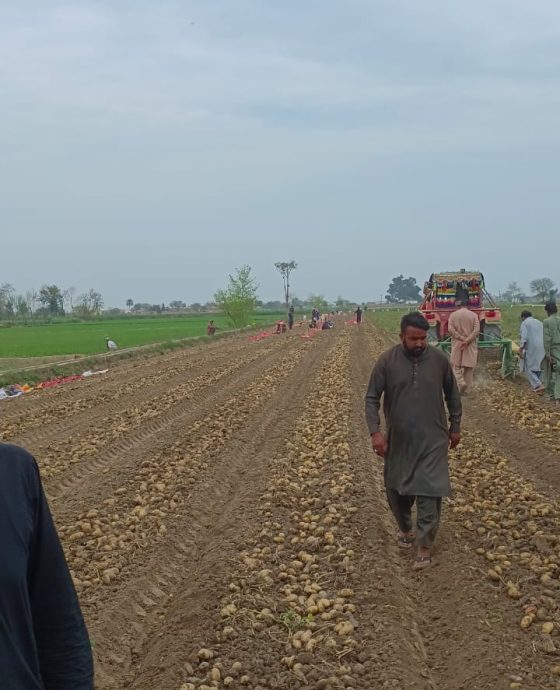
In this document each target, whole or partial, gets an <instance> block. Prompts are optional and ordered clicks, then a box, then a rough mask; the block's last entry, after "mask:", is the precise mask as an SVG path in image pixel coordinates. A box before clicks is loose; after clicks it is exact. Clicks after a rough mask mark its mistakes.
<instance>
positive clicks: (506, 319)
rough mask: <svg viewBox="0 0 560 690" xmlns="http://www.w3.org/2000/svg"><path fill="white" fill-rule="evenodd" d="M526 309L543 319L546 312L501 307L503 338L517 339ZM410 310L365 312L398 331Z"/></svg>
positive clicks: (528, 306) (380, 323)
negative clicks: (403, 317) (522, 313)
mask: <svg viewBox="0 0 560 690" xmlns="http://www.w3.org/2000/svg"><path fill="white" fill-rule="evenodd" d="M524 309H527V310H529V311H530V312H532V314H533V316H534V317H535V318H538V319H541V320H542V319H543V318H544V317H545V316H546V314H545V312H544V308H543V307H542V305H539V306H531V305H521V306H520V305H516V306H514V307H503V308H502V327H503V335H504V337H505V338H511V339H512V340H517V339H518V338H519V324H520V316H521V312H522V311H523V310H524ZM408 311H410V310H409V309H385V310H376V311H375V312H374V311H369V312H367V314H368V316H369V318H371V319H372V320H373V322H374V323H375V324H376V325H378V326H379V327H381V328H383V329H384V330H386V331H389V333H395V334H396V333H398V332H399V323H400V320H401V318H402V316H403V315H404V314H406V313H408Z"/></svg>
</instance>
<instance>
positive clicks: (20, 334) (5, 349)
mask: <svg viewBox="0 0 560 690" xmlns="http://www.w3.org/2000/svg"><path fill="white" fill-rule="evenodd" d="M281 316H282V315H278V314H272V313H259V314H255V315H254V317H253V320H252V322H253V323H255V324H263V326H264V325H265V324H269V323H272V322H273V321H275V320H276V319H278V318H281ZM209 318H213V319H214V323H215V324H216V325H217V326H218V327H219V328H220V329H222V330H228V329H230V328H231V326H229V325H228V322H227V319H226V318H225V317H223V316H220V315H216V316H214V315H212V317H209V316H208V315H207V314H206V315H193V316H180V317H179V316H177V317H160V318H142V317H125V318H122V319H107V320H99V321H89V322H83V323H73V322H69V323H64V322H62V323H55V324H48V325H42V326H38V325H27V326H24V325H18V326H11V327H8V326H5V327H1V328H0V358H15V357H18V358H19V357H48V356H53V355H93V354H98V353H100V352H104V351H105V337H108V338H111V339H112V340H114V341H115V342H116V343H117V345H118V346H119V349H123V348H128V347H135V346H138V345H148V344H150V343H159V342H166V341H170V340H177V339H181V338H190V337H196V336H201V335H206V325H207V324H208V320H209Z"/></svg>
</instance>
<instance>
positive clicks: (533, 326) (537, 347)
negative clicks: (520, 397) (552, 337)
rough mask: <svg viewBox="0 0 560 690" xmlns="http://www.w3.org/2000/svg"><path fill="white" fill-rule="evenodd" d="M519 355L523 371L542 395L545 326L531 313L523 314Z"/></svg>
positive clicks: (532, 386)
mask: <svg viewBox="0 0 560 690" xmlns="http://www.w3.org/2000/svg"><path fill="white" fill-rule="evenodd" d="M519 355H520V357H521V362H520V369H521V371H522V372H523V373H524V374H525V375H526V376H527V379H528V380H529V384H530V385H531V388H532V389H533V390H534V391H535V393H541V392H542V391H544V386H543V384H542V381H541V374H542V361H543V359H544V336H543V324H542V321H539V320H538V319H535V318H534V317H533V315H532V314H531V312H530V311H523V312H521V331H520V342H519Z"/></svg>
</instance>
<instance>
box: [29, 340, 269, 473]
mask: <svg viewBox="0 0 560 690" xmlns="http://www.w3.org/2000/svg"><path fill="white" fill-rule="evenodd" d="M266 354H268V350H264V349H258V350H254V351H253V352H251V353H250V354H249V355H248V356H246V357H244V358H239V359H237V360H233V361H232V360H231V358H227V360H226V363H225V364H223V365H222V366H218V367H216V369H215V370H214V371H213V372H212V373H211V374H208V373H207V372H204V373H203V374H201V375H199V376H197V377H195V378H193V379H191V380H190V381H186V382H184V383H182V384H179V385H177V386H174V387H172V388H169V390H167V391H165V392H164V393H163V394H161V395H158V396H157V397H156V398H153V399H148V400H145V401H142V402H138V403H133V404H131V405H129V406H128V407H126V408H125V409H123V410H120V411H119V412H115V413H113V414H110V415H108V416H107V417H103V418H101V419H99V421H98V422H97V423H96V424H93V425H91V426H90V427H88V429H87V431H86V432H85V433H84V434H83V435H72V437H70V438H63V439H59V440H53V441H51V442H50V443H49V444H48V447H47V449H46V450H45V451H44V452H43V453H42V454H41V458H40V468H41V473H42V475H43V476H44V477H45V478H50V477H53V476H55V475H57V474H60V473H61V472H63V471H65V470H66V469H68V467H70V466H71V465H75V464H77V463H80V462H82V461H83V460H84V459H86V458H88V457H89V456H92V455H95V454H97V453H99V452H100V450H102V449H103V448H106V447H110V446H111V444H113V443H115V442H116V441H118V440H120V439H121V438H122V437H123V435H124V434H127V433H129V432H131V431H134V430H137V429H141V428H142V427H144V426H145V425H146V424H148V423H149V422H150V421H152V420H155V419H157V418H158V417H160V416H161V415H162V414H164V413H165V412H167V411H168V410H171V409H172V408H173V407H174V406H175V405H177V404H180V403H182V402H184V401H185V400H189V399H191V398H192V397H193V396H194V395H195V394H196V393H198V392H199V391H201V390H202V389H204V388H208V387H209V386H212V385H218V384H219V382H220V381H223V380H227V379H228V378H229V377H230V376H232V375H233V374H234V373H235V372H236V371H238V370H239V369H240V368H242V367H244V366H246V365H247V364H250V363H251V362H254V361H256V360H258V359H260V358H261V357H263V356H265V355H266Z"/></svg>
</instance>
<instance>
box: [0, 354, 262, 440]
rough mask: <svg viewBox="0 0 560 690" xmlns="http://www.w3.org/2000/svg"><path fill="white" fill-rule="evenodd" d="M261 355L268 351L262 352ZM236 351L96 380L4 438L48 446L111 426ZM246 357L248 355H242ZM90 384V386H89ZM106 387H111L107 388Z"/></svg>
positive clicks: (222, 362) (229, 356)
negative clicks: (105, 424) (101, 425)
mask: <svg viewBox="0 0 560 690" xmlns="http://www.w3.org/2000/svg"><path fill="white" fill-rule="evenodd" d="M262 350H263V354H265V353H266V352H268V351H270V350H271V348H270V347H268V348H262ZM234 353H236V351H231V352H230V351H229V350H227V351H225V352H223V353H222V352H219V351H218V352H214V353H212V356H208V353H204V354H203V355H202V356H200V357H197V358H196V359H195V360H194V361H193V360H185V362H184V366H177V365H176V364H175V363H173V365H172V366H168V364H169V363H168V362H162V363H161V364H164V367H163V368H159V369H157V370H156V371H155V372H150V373H149V374H148V375H145V370H144V375H141V372H138V373H139V374H140V375H139V376H138V377H137V378H135V379H133V380H130V379H123V378H122V376H121V375H120V373H118V374H117V376H116V377H111V378H109V379H97V380H96V381H95V384H97V385H96V386H95V387H94V388H92V389H91V393H92V395H91V397H90V396H87V395H86V396H82V397H80V398H77V400H75V401H70V402H66V401H63V404H62V405H61V406H59V407H55V408H54V409H50V408H49V410H48V412H45V411H42V413H41V414H40V415H35V416H33V417H31V419H29V418H26V419H25V420H24V421H23V422H22V423H21V424H20V425H19V426H18V427H17V428H16V429H14V428H13V427H8V430H7V431H5V433H4V437H5V438H7V439H10V440H11V442H14V443H19V444H21V445H25V446H26V447H29V446H32V445H33V444H39V443H40V444H41V446H45V445H48V441H51V440H53V441H54V440H56V439H57V437H60V436H64V437H68V436H69V435H70V434H73V433H74V434H75V433H79V432H80V430H81V429H83V428H86V429H91V428H92V427H93V426H94V425H95V424H98V423H100V422H102V421H106V422H110V421H111V419H112V418H113V417H114V415H116V414H118V413H119V412H121V411H122V410H123V409H126V408H127V407H128V406H129V405H132V404H133V405H139V404H143V403H147V402H149V401H150V400H154V401H155V400H156V399H157V398H159V397H160V396H162V395H165V393H166V392H167V391H168V390H169V388H170V386H171V385H173V386H174V387H177V386H178V385H180V384H181V383H188V381H189V380H190V379H191V378H192V377H193V376H197V375H199V374H198V372H199V371H200V372H204V371H208V370H211V369H212V367H213V366H216V367H217V366H221V365H223V364H224V362H226V363H227V362H228V361H229V360H231V359H232V357H233V355H234ZM245 354H247V353H245ZM88 383H89V382H88ZM107 384H110V385H109V386H108V385H107Z"/></svg>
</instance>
